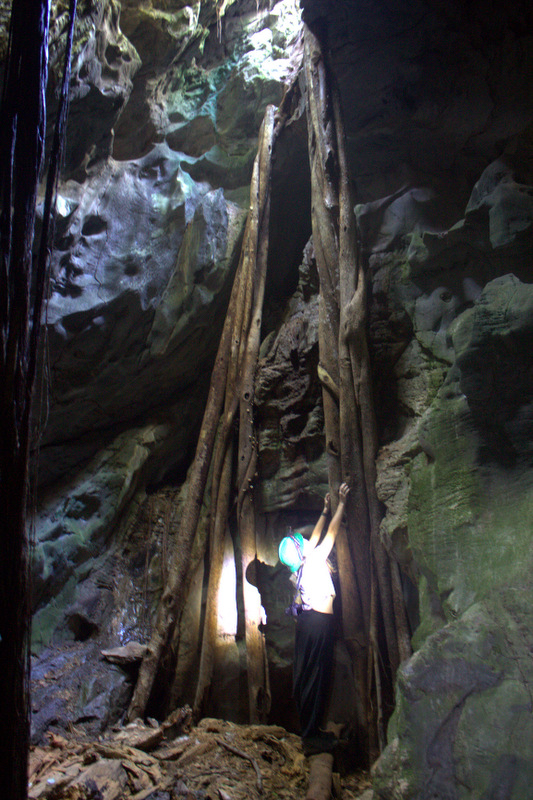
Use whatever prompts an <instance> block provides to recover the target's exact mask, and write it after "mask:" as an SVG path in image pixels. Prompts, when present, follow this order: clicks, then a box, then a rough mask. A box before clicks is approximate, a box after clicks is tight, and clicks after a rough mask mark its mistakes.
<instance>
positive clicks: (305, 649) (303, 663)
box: [293, 611, 335, 739]
mask: <svg viewBox="0 0 533 800" xmlns="http://www.w3.org/2000/svg"><path fill="white" fill-rule="evenodd" d="M334 638H335V628H334V619H333V614H321V613H320V612H319V611H303V612H302V613H301V614H300V615H299V617H298V620H297V622H296V636H295V641H294V666H293V694H294V699H295V700H296V707H297V709H298V714H299V716H300V724H301V726H302V733H301V735H302V739H305V738H308V737H310V736H316V734H317V733H318V730H319V728H320V724H321V722H322V716H323V714H324V708H325V704H326V700H327V696H328V691H329V688H330V681H331V671H332V667H333V643H334Z"/></svg>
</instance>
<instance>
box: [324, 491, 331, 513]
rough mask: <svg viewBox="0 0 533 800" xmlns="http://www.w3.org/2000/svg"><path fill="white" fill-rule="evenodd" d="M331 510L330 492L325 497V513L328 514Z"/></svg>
mask: <svg viewBox="0 0 533 800" xmlns="http://www.w3.org/2000/svg"><path fill="white" fill-rule="evenodd" d="M330 508H331V495H330V493H329V492H328V493H327V495H326V496H325V497H324V511H325V513H326V514H327V513H328V512H329V510H330Z"/></svg>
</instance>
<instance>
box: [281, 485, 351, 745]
mask: <svg viewBox="0 0 533 800" xmlns="http://www.w3.org/2000/svg"><path fill="white" fill-rule="evenodd" d="M349 491H350V489H349V487H348V484H346V483H343V484H342V485H341V487H340V488H339V505H338V506H337V510H336V511H335V514H334V515H333V518H332V519H331V522H330V523H329V526H328V529H327V532H326V535H325V536H324V538H323V539H322V541H321V536H322V532H323V530H324V525H325V522H326V518H327V516H328V513H329V511H330V495H329V494H327V495H326V496H325V498H324V509H323V511H322V513H321V515H320V517H319V518H318V521H317V523H316V525H315V528H314V530H313V533H312V534H311V537H310V538H309V539H308V540H305V539H304V538H303V536H302V534H301V533H291V534H290V535H289V536H286V537H284V538H283V539H282V540H281V542H280V545H279V558H280V561H281V562H282V563H283V564H285V566H287V567H288V568H289V570H290V571H291V573H292V574H291V582H292V584H293V586H294V587H295V588H296V598H295V602H294V603H293V604H292V606H291V611H292V613H293V615H294V616H296V633H295V637H294V663H293V696H294V699H295V701H296V707H297V709H298V715H299V718H300V725H301V737H302V744H303V748H304V752H305V753H306V755H312V754H313V753H320V752H328V751H331V750H333V749H334V746H335V744H336V738H335V736H334V735H333V734H332V733H330V732H328V731H323V730H321V728H320V724H321V722H322V716H323V714H324V709H325V705H326V700H327V696H328V691H329V687H330V681H331V674H332V669H333V645H334V636H335V627H334V617H333V601H334V599H335V587H334V584H333V580H332V577H331V569H330V566H329V562H328V556H329V555H330V553H331V550H332V548H333V545H334V544H335V539H336V538H337V534H338V532H339V530H340V527H341V525H342V519H343V515H344V512H345V507H346V499H347V497H348V493H349ZM288 611H289V609H288Z"/></svg>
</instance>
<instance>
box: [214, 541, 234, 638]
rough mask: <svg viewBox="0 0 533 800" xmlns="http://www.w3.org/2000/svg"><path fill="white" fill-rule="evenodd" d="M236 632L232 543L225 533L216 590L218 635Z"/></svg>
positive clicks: (229, 634) (228, 634)
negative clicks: (221, 564)
mask: <svg viewBox="0 0 533 800" xmlns="http://www.w3.org/2000/svg"><path fill="white" fill-rule="evenodd" d="M236 633H237V573H236V570H235V558H234V555H233V543H232V541H231V537H230V536H229V534H228V533H226V545H225V548H224V565H223V567H222V576H221V578H220V589H219V592H218V635H219V636H235V635H236Z"/></svg>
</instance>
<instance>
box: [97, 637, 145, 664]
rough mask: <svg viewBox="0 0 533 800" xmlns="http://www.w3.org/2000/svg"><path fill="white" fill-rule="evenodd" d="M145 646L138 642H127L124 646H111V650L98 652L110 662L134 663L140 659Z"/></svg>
mask: <svg viewBox="0 0 533 800" xmlns="http://www.w3.org/2000/svg"><path fill="white" fill-rule="evenodd" d="M146 650H147V647H146V645H145V644H140V642H129V643H128V644H126V645H124V647H113V648H112V649H111V650H100V653H101V654H102V655H103V657H104V658H105V659H106V661H109V662H110V663H111V664H119V665H121V664H134V663H135V662H136V661H142V660H143V658H144V654H145V653H146Z"/></svg>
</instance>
